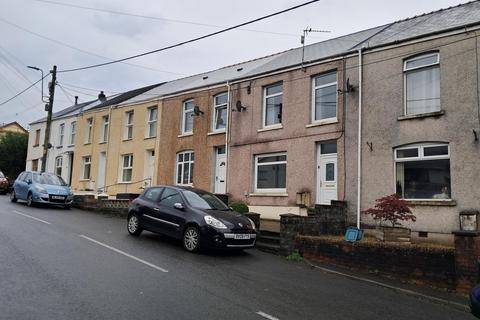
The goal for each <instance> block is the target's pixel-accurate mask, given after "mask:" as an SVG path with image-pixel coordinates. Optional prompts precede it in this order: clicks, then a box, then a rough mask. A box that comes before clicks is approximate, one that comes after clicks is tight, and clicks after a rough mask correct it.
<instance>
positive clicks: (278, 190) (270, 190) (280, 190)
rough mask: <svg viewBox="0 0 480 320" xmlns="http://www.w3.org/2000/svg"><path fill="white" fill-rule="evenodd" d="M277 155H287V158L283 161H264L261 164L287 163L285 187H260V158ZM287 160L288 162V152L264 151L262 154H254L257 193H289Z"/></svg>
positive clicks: (254, 181)
mask: <svg viewBox="0 0 480 320" xmlns="http://www.w3.org/2000/svg"><path fill="white" fill-rule="evenodd" d="M275 156H285V157H286V159H285V160H284V161H283V160H282V161H276V162H264V163H262V164H260V166H262V165H272V164H285V188H258V166H259V164H258V158H264V157H265V158H266V157H275ZM287 162H288V156H287V152H275V153H262V154H256V155H255V156H254V180H253V183H254V186H253V190H254V192H255V193H272V194H275V193H277V194H285V193H287V165H288V164H287Z"/></svg>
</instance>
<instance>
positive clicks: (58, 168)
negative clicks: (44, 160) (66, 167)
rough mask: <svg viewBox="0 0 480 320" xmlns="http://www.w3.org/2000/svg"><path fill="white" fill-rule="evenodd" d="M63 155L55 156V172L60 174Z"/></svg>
mask: <svg viewBox="0 0 480 320" xmlns="http://www.w3.org/2000/svg"><path fill="white" fill-rule="evenodd" d="M62 166H63V157H62V156H58V157H56V158H55V174H56V175H57V176H62Z"/></svg>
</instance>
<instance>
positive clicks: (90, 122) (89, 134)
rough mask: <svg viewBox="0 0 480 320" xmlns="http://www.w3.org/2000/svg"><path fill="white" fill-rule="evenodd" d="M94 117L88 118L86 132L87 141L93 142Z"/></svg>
mask: <svg viewBox="0 0 480 320" xmlns="http://www.w3.org/2000/svg"><path fill="white" fill-rule="evenodd" d="M92 128H93V118H88V119H87V131H86V133H85V143H92Z"/></svg>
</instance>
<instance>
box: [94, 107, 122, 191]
mask: <svg viewBox="0 0 480 320" xmlns="http://www.w3.org/2000/svg"><path fill="white" fill-rule="evenodd" d="M112 109H113V106H110V108H109V110H108V132H107V146H106V148H105V179H104V180H105V181H104V182H103V188H102V189H103V192H102V193H106V194H107V195H108V192H107V188H106V187H105V186H106V185H107V168H108V154H109V153H110V152H109V149H110V142H111V140H110V128H111V127H112ZM120 133H121V131H120ZM97 171H98V169H97Z"/></svg>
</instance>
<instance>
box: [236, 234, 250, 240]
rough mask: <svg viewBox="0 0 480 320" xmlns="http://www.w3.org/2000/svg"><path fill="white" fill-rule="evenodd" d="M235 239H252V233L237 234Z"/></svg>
mask: <svg viewBox="0 0 480 320" xmlns="http://www.w3.org/2000/svg"><path fill="white" fill-rule="evenodd" d="M234 239H236V240H245V239H250V235H249V234H236V235H235V236H234Z"/></svg>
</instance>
